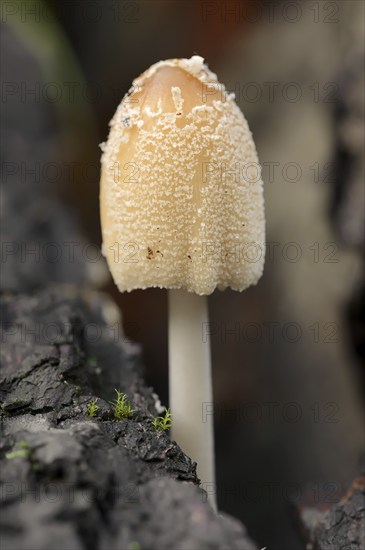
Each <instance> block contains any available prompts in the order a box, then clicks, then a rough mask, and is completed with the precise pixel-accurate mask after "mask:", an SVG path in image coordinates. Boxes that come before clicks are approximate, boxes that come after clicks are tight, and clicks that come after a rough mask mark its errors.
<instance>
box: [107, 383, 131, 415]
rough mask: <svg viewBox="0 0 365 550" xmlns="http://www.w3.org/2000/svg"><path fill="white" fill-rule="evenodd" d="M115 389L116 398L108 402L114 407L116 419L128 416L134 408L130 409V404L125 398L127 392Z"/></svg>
mask: <svg viewBox="0 0 365 550" xmlns="http://www.w3.org/2000/svg"><path fill="white" fill-rule="evenodd" d="M115 391H116V394H117V398H116V399H115V400H114V401H111V402H110V404H111V405H113V407H114V411H113V413H114V418H117V419H118V420H122V419H123V418H128V417H129V416H130V414H131V413H132V412H133V411H134V409H132V405H131V403H130V402H129V401H128V399H127V394H126V393H121V392H120V391H119V390H115Z"/></svg>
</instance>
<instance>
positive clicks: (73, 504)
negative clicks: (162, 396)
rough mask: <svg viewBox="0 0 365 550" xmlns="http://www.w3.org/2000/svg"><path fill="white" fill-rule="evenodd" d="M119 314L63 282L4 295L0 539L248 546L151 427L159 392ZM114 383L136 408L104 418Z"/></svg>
mask: <svg viewBox="0 0 365 550" xmlns="http://www.w3.org/2000/svg"><path fill="white" fill-rule="evenodd" d="M116 313H117V312H116V309H115V306H114V305H113V304H112V303H111V302H110V300H109V299H108V298H107V297H106V296H104V295H102V294H100V293H97V292H95V291H92V290H84V291H82V292H80V291H78V290H76V289H75V288H74V287H71V286H68V287H67V286H61V287H53V288H52V289H49V290H44V291H42V292H39V293H37V294H33V295H9V294H6V295H4V296H3V297H2V300H1V314H2V323H3V324H2V327H3V333H2V342H3V345H2V352H1V359H2V365H1V386H0V387H1V402H2V418H1V436H2V437H1V449H0V451H1V483H2V493H1V497H2V498H1V507H2V513H1V516H0V517H1V520H0V521H1V526H2V537H3V538H2V544H1V548H2V549H3V550H11V549H17V550H22V549H24V550H43V549H44V550H46V549H47V550H48V549H49V548H52V547H53V548H57V550H63V549H67V550H76V549H88V550H93V549H95V550H96V549H100V550H113V549H115V550H121V549H128V550H137V549H139V548H146V549H148V550H150V549H153V548H156V549H165V548H166V549H171V548H186V549H197V548H199V549H204V548H212V549H213V548H216V549H220V550H221V549H224V548H226V549H227V550H228V549H229V550H230V549H237V550H238V549H240V550H242V549H245V550H252V549H254V548H255V546H254V545H253V544H252V543H251V542H250V541H249V539H248V538H247V537H246V534H245V531H244V528H243V526H242V525H241V524H240V523H239V522H238V521H236V520H234V519H231V518H229V517H228V516H225V515H218V516H217V515H215V513H214V512H213V511H212V509H211V508H210V506H209V504H208V503H207V502H206V494H205V493H204V492H203V491H202V490H200V489H199V487H198V480H197V477H196V465H195V463H193V462H192V461H191V460H190V459H189V458H188V457H187V456H186V455H185V454H184V453H183V452H182V451H181V449H180V448H179V447H178V445H177V444H176V443H175V442H173V441H171V440H170V438H169V436H168V434H167V433H163V432H157V431H155V430H154V428H153V427H152V419H153V417H154V416H157V415H158V400H157V396H156V395H155V394H154V393H153V391H152V389H150V388H147V387H146V386H145V385H144V383H143V380H142V378H141V369H140V365H139V348H138V347H137V346H136V345H133V344H131V343H128V342H126V341H123V339H124V338H123V335H122V332H121V327H120V325H119V322H118V321H115V319H116V317H115V315H116ZM107 318H109V319H111V318H113V326H111V325H108V324H107V322H106V321H105V319H107ZM115 323H117V324H115ZM116 327H118V328H119V331H118V330H116ZM115 388H117V389H118V390H120V391H122V392H125V393H127V395H128V397H129V399H130V401H131V403H132V405H133V409H134V412H132V413H131V415H130V416H129V418H127V419H124V420H117V419H115V418H114V416H113V406H112V405H111V404H110V403H109V402H110V401H111V400H113V399H114V398H115ZM95 398H98V401H97V405H98V406H99V407H100V408H99V410H98V411H97V412H96V415H95V417H92V418H91V417H90V416H88V413H87V405H88V404H89V403H90V402H91V401H92V400H93V399H95ZM156 404H157V408H156Z"/></svg>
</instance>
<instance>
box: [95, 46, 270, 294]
mask: <svg viewBox="0 0 365 550" xmlns="http://www.w3.org/2000/svg"><path fill="white" fill-rule="evenodd" d="M110 125H111V129H110V133H109V137H108V141H107V142H106V143H105V144H102V150H103V155H102V175H101V189H100V203H101V223H102V234H103V253H104V255H105V256H106V258H107V261H108V264H109V268H110V270H111V273H112V275H113V278H114V281H115V283H116V284H117V286H118V288H119V289H120V290H121V291H130V290H133V289H137V288H140V289H141V288H147V287H161V288H175V289H178V288H181V289H186V290H188V291H190V292H195V293H197V294H201V295H203V294H210V293H212V292H213V291H214V289H215V288H218V289H220V290H223V289H225V288H227V287H231V288H232V289H234V290H243V289H245V288H246V287H248V286H249V285H252V284H256V282H257V281H258V279H259V278H260V276H261V274H262V271H263V265H264V256H265V215H264V201H263V184H262V180H261V170H260V165H259V163H258V158H257V153H256V148H255V144H254V141H253V138H252V135H251V132H250V130H249V128H248V125H247V122H246V119H245V118H244V116H243V114H242V112H241V111H240V109H239V108H238V106H237V105H236V103H235V101H234V95H233V94H230V93H227V92H226V91H225V89H224V86H223V85H222V84H220V83H219V82H218V81H217V78H216V75H215V74H213V73H212V72H211V71H209V69H208V68H207V66H206V65H204V60H203V59H202V58H201V57H199V56H193V57H192V58H191V59H171V60H167V61H161V62H159V63H156V64H155V65H153V66H152V67H150V68H149V69H148V70H147V71H146V72H145V73H143V74H142V75H141V76H140V77H139V78H137V79H136V80H135V81H134V82H133V86H132V88H131V89H130V90H129V92H128V93H127V94H126V96H125V97H124V98H123V100H122V102H121V104H120V105H119V107H118V109H117V111H116V113H115V115H114V117H113V119H112V121H111V123H110Z"/></svg>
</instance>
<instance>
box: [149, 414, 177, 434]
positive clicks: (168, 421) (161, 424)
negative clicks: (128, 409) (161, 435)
mask: <svg viewBox="0 0 365 550" xmlns="http://www.w3.org/2000/svg"><path fill="white" fill-rule="evenodd" d="M152 426H153V427H154V429H155V430H157V431H159V432H164V431H166V430H168V429H169V428H171V426H172V418H171V412H170V409H167V410H166V412H165V416H157V417H156V418H154V419H153V420H152Z"/></svg>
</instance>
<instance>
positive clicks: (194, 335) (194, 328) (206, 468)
mask: <svg viewBox="0 0 365 550" xmlns="http://www.w3.org/2000/svg"><path fill="white" fill-rule="evenodd" d="M169 395H170V409H171V413H172V420H173V425H172V430H171V436H172V438H173V439H175V440H176V442H177V443H178V445H179V446H180V447H181V449H182V450H183V451H184V452H185V453H186V454H187V455H188V456H190V458H192V459H193V460H194V461H195V462H196V463H197V474H198V477H199V478H200V480H201V482H202V484H203V488H204V489H206V490H207V493H208V498H209V501H210V503H211V505H212V506H213V508H214V509H216V499H215V492H216V491H215V489H216V485H215V467H214V424H213V391H212V369H211V359H210V337H209V330H208V306H207V298H206V296H198V295H197V294H193V293H190V292H186V291H184V290H169Z"/></svg>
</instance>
